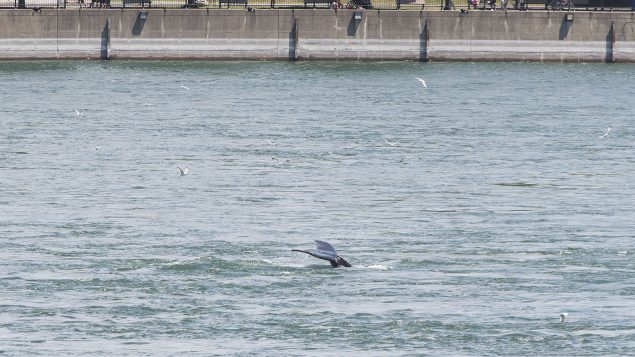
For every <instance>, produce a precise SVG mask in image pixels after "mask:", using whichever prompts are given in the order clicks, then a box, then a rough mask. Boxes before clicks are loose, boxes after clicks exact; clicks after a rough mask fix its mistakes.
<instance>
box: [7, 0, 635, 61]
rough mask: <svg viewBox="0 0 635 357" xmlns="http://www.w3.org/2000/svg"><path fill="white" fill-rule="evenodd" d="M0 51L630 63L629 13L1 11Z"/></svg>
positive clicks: (632, 31)
mask: <svg viewBox="0 0 635 357" xmlns="http://www.w3.org/2000/svg"><path fill="white" fill-rule="evenodd" d="M0 59H3V60H11V59H104V60H106V59H170V60H172V59H177V60H178V59H182V60H233V59H240V60H284V61H295V60H380V61H386V60H410V61H541V62H544V61H555V62H630V63H633V62H635V12H589V11H575V12H564V11H562V12H560V11H468V12H459V11H399V10H363V11H356V10H337V11H334V10H315V9H307V10H304V9H293V10H282V9H278V10H260V9H259V10H257V11H255V12H254V11H250V12H247V11H242V10H220V9H190V10H180V9H173V10H168V9H140V8H139V9H124V10H122V9H108V10H106V9H81V10H78V9H74V10H72V9H40V10H38V11H34V10H32V9H9V10H0Z"/></svg>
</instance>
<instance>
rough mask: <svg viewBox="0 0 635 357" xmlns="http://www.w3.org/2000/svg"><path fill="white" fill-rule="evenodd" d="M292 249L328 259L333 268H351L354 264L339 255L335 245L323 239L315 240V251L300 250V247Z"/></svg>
mask: <svg viewBox="0 0 635 357" xmlns="http://www.w3.org/2000/svg"><path fill="white" fill-rule="evenodd" d="M291 251H292V252H300V253H306V254H308V255H310V256H313V257H316V258H318V259H324V260H328V261H329V263H331V266H332V267H333V268H337V267H347V268H350V267H351V266H352V265H350V264H349V263H348V262H347V261H346V260H344V258H342V257H340V256H339V255H337V251H336V250H335V247H333V246H332V245H331V244H330V243H329V242H325V241H323V240H316V241H315V251H313V252H311V251H308V250H300V249H292V250H291Z"/></svg>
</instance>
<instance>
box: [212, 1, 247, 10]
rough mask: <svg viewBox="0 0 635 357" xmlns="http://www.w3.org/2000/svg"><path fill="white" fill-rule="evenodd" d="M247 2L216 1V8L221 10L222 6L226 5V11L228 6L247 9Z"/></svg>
mask: <svg viewBox="0 0 635 357" xmlns="http://www.w3.org/2000/svg"><path fill="white" fill-rule="evenodd" d="M247 1H248V0H218V7H219V8H221V7H222V6H223V4H225V5H227V8H228V9H229V7H230V6H236V5H240V6H243V7H245V8H247Z"/></svg>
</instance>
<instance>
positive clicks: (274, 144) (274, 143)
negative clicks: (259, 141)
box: [267, 139, 280, 146]
mask: <svg viewBox="0 0 635 357" xmlns="http://www.w3.org/2000/svg"><path fill="white" fill-rule="evenodd" d="M267 142H268V143H269V145H271V146H276V144H277V143H279V142H280V141H271V140H269V139H267Z"/></svg>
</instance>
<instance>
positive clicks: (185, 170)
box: [176, 166, 190, 177]
mask: <svg viewBox="0 0 635 357" xmlns="http://www.w3.org/2000/svg"><path fill="white" fill-rule="evenodd" d="M176 168H177V169H179V177H180V176H185V175H187V174H189V173H190V169H188V168H187V166H185V167H184V168H180V167H179V166H177V167H176Z"/></svg>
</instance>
